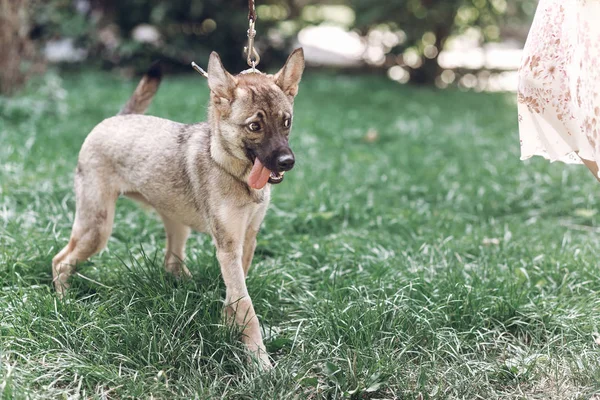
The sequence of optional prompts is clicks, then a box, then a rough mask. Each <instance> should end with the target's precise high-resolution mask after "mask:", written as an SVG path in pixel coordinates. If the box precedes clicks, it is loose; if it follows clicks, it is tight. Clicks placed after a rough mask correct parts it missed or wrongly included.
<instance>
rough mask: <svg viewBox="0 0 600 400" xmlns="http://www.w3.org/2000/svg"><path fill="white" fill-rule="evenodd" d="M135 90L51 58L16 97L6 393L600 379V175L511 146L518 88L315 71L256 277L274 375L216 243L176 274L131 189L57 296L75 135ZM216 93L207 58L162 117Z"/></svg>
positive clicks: (468, 389) (451, 390)
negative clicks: (230, 290)
mask: <svg viewBox="0 0 600 400" xmlns="http://www.w3.org/2000/svg"><path fill="white" fill-rule="evenodd" d="M61 79H62V83H61ZM134 86H135V82H133V81H125V80H122V79H119V78H117V77H115V76H114V75H108V74H100V73H92V72H86V73H81V74H74V75H69V74H67V75H64V76H62V77H61V78H60V79H59V78H58V77H57V76H56V75H48V76H47V77H46V78H44V79H43V80H40V81H39V82H37V83H34V84H33V85H32V86H31V87H30V88H29V89H28V90H27V91H26V92H25V93H24V94H23V95H21V96H20V97H18V98H16V99H11V100H7V99H0V117H1V118H0V144H1V145H0V288H1V290H0V318H1V319H0V397H1V398H3V399H11V398H15V399H21V398H65V399H66V398H77V397H76V395H77V394H79V395H81V398H111V399H116V398H132V397H136V398H155V399H157V398H163V399H173V398H181V399H190V398H199V399H204V398H232V399H283V398H297V399H319V398H326V399H337V398H342V397H349V398H354V399H364V398H378V399H382V398H386V399H392V398H398V399H417V398H418V399H420V398H424V399H429V398H430V399H449V398H456V399H459V398H460V399H477V398H479V399H494V398H515V399H516V398H539V399H567V398H590V396H592V395H593V394H594V393H596V391H597V390H599V389H600V354H599V351H598V350H599V346H598V345H597V344H596V343H595V337H596V336H597V335H598V331H599V329H600V327H599V326H600V298H599V297H598V293H600V273H599V270H598V267H599V265H598V264H599V263H598V255H599V253H600V235H598V233H599V232H600V216H599V215H598V214H597V213H596V212H597V210H598V209H599V206H600V199H599V196H598V190H599V187H600V186H598V183H597V182H596V181H595V180H594V179H593V177H592V176H591V175H590V174H589V172H588V171H587V170H586V169H585V168H584V167H582V166H566V165H563V164H558V163H556V164H550V163H547V162H546V161H544V160H542V159H533V160H531V161H528V162H521V161H519V140H518V133H517V124H516V105H515V99H514V97H515V96H514V95H506V94H478V93H463V92H459V91H452V90H449V91H435V90H429V89H418V88H412V87H405V86H399V85H396V84H393V83H391V82H389V81H387V80H385V79H383V78H376V77H348V76H337V75H324V74H316V73H315V74H310V73H309V74H308V75H307V76H306V78H305V80H304V81H303V83H302V85H301V92H300V95H299V97H298V99H297V102H296V107H295V110H296V114H295V118H294V131H293V133H292V147H293V149H294V151H295V153H296V156H297V166H296V168H295V169H294V171H293V172H291V173H289V174H287V175H286V180H285V182H284V183H283V184H282V185H280V186H278V187H275V188H274V194H273V199H272V205H271V209H270V211H269V213H268V216H267V218H266V220H265V224H264V226H263V231H262V232H261V234H260V236H259V243H258V248H257V252H256V253H257V254H256V257H255V262H254V266H253V269H252V270H251V273H250V276H249V278H248V287H249V291H250V294H251V296H252V298H253V300H254V304H255V307H256V310H257V313H258V314H259V315H260V318H261V322H262V324H263V326H264V328H265V330H266V332H267V339H266V345H267V348H268V350H269V351H270V354H271V355H272V356H273V358H274V359H275V361H276V363H277V366H276V367H275V368H274V369H273V370H272V371H271V372H267V373H262V372H260V371H258V370H256V368H255V367H254V366H252V365H250V364H248V363H247V362H246V355H245V353H244V349H243V347H242V345H241V344H240V343H239V342H238V340H237V337H238V336H237V333H236V332H235V331H233V330H232V329H231V328H228V327H227V326H224V325H223V324H222V320H221V314H220V313H221V307H222V299H223V297H224V292H225V289H224V285H223V283H222V281H221V278H220V275H219V269H218V265H217V262H216V259H215V253H214V249H213V246H212V244H211V242H210V240H209V239H208V238H207V237H206V236H203V235H197V234H195V235H193V236H192V237H191V238H190V240H189V242H188V251H187V255H188V265H189V268H190V270H191V271H192V273H193V274H194V279H193V281H191V282H183V283H177V282H174V281H173V280H172V279H170V278H169V277H168V276H166V275H165V273H164V272H163V268H162V265H161V261H162V257H163V254H164V253H163V252H164V250H163V246H164V233H163V230H162V225H161V223H160V222H159V220H158V218H156V216H155V215H154V214H153V213H152V212H149V211H146V210H143V209H140V208H138V207H137V206H136V205H135V204H133V203H132V202H130V201H129V200H119V204H118V208H117V216H116V223H115V228H114V232H113V236H112V237H111V239H110V242H109V247H108V250H106V251H104V252H102V253H101V254H100V255H97V256H95V257H93V258H92V260H90V261H89V262H87V263H85V264H83V265H82V266H81V267H80V268H79V272H80V273H81V275H80V276H76V277H74V279H73V287H72V290H71V292H70V294H69V297H68V299H67V300H66V301H64V302H61V301H58V300H57V299H56V296H55V295H54V293H53V290H52V288H51V272H50V263H51V259H52V257H53V255H54V254H55V253H56V252H57V251H58V250H59V249H60V248H61V247H62V246H64V245H65V243H66V242H67V240H68V236H69V234H70V226H71V222H72V219H73V212H74V195H73V190H72V178H73V172H74V168H75V164H76V158H77V153H78V150H79V148H80V146H81V143H82V142H83V140H84V138H85V136H86V134H87V133H88V132H89V131H90V130H91V128H92V127H93V126H94V125H95V124H96V123H98V122H99V121H100V120H101V119H102V118H105V117H107V116H110V115H113V114H114V113H115V112H116V110H118V109H119V107H120V106H121V105H122V104H123V103H124V102H125V101H126V99H127V98H128V96H129V95H130V93H131V92H132V90H133V88H134ZM63 88H64V89H63ZM206 102H207V87H206V82H204V81H203V80H202V79H200V78H199V77H197V76H196V75H190V76H186V77H167V78H166V79H165V81H164V82H163V86H162V88H161V89H160V91H159V93H158V95H157V97H156V100H155V102H154V104H153V106H152V108H151V110H150V114H153V115H159V116H163V117H167V118H172V119H176V120H178V121H182V122H194V121H200V120H203V119H204V117H205V114H206ZM369 129H374V130H376V131H377V134H378V135H377V138H376V140H375V141H373V142H371V141H367V140H365V134H366V133H367V131H368V130H369ZM69 396H73V397H69ZM421 396H422V397H421Z"/></svg>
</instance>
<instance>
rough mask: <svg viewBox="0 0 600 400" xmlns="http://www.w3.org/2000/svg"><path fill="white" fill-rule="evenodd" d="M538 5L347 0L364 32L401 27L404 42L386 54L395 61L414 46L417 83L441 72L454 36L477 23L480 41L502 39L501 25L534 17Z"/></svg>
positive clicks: (497, 0) (531, 1) (501, 0)
mask: <svg viewBox="0 0 600 400" xmlns="http://www.w3.org/2000/svg"><path fill="white" fill-rule="evenodd" d="M536 4H537V0H520V1H511V2H509V1H507V0H394V1H387V2H386V1H378V2H373V1H371V0H349V5H350V6H351V7H352V8H353V9H354V11H355V13H356V20H355V27H356V28H358V29H359V30H360V31H361V33H362V34H365V35H366V34H368V32H369V31H370V30H371V29H373V28H376V29H383V30H388V31H398V30H400V32H401V33H402V40H401V41H400V43H397V44H395V45H394V46H390V47H389V48H388V49H387V50H388V51H389V53H388V55H391V56H393V57H394V58H395V59H397V56H400V57H402V55H403V54H404V52H405V51H406V50H407V49H411V50H416V52H417V54H419V56H420V60H419V61H418V62H416V63H412V64H414V66H413V67H412V68H411V70H412V71H411V75H412V76H411V78H412V80H414V81H416V82H417V83H433V82H434V80H435V78H436V77H437V76H438V75H439V73H440V72H441V71H440V68H439V65H438V63H437V58H438V55H439V52H440V51H441V50H442V49H443V48H444V45H445V44H446V41H447V40H448V38H449V37H450V36H451V35H454V34H458V33H464V32H465V31H466V30H467V29H470V28H473V27H475V28H477V29H478V30H479V32H480V37H481V39H482V41H494V40H498V39H499V38H500V34H501V26H510V25H511V24H514V23H522V21H523V20H527V19H529V18H531V16H532V15H533V13H534V11H535V6H536ZM428 47H429V48H428Z"/></svg>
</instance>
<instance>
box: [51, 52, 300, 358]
mask: <svg viewBox="0 0 600 400" xmlns="http://www.w3.org/2000/svg"><path fill="white" fill-rule="evenodd" d="M303 68H304V57H303V54H302V51H301V50H296V51H295V52H294V53H292V54H291V55H290V58H289V59H288V61H287V63H286V65H285V66H284V67H283V68H282V70H281V71H280V72H279V73H278V74H276V75H275V76H270V75H262V74H261V75H257V74H252V75H254V76H245V75H238V76H235V77H234V76H231V75H229V73H227V71H225V69H224V68H223V66H222V64H221V62H220V60H219V58H218V56H217V55H216V53H213V54H211V58H210V62H209V68H208V69H209V71H208V73H209V87H210V89H211V105H210V110H209V122H208V123H198V124H192V125H186V124H180V123H177V122H173V121H169V120H166V119H162V118H157V117H152V116H143V115H136V114H128V115H118V116H115V117H112V118H108V119H106V120H104V121H103V122H101V123H100V124H98V125H97V126H96V127H95V128H94V129H93V130H92V132H91V133H90V134H89V135H88V137H87V138H86V140H85V142H84V144H83V146H82V148H81V151H80V154H79V162H78V165H77V171H76V174H75V192H76V198H77V201H76V207H77V208H76V214H75V222H74V225H73V231H72V234H71V240H70V241H69V244H68V245H67V246H66V247H65V248H64V249H63V250H62V251H61V252H60V253H59V254H57V256H56V257H55V258H54V259H53V276H54V283H55V286H56V290H57V292H58V293H59V294H61V295H62V294H63V293H64V290H65V289H66V288H67V287H68V278H69V276H70V275H71V274H72V273H73V272H74V269H75V266H76V264H77V263H78V262H81V261H84V260H86V259H87V258H89V257H90V256H92V255H93V254H95V253H97V252H98V251H100V250H101V249H102V248H104V246H105V245H106V243H107V241H108V238H109V236H110V234H111V230H112V224H113V218H114V210H115V202H116V200H117V198H118V196H119V195H125V196H128V197H130V198H132V199H134V200H137V201H140V202H142V203H145V204H146V205H149V206H151V207H152V208H154V209H155V210H156V211H157V212H158V214H159V215H160V216H161V218H162V220H163V222H164V225H165V230H166V233H167V255H166V257H165V265H166V268H167V270H168V271H170V272H172V273H173V274H175V275H177V276H179V275H188V276H189V275H190V273H189V271H188V269H187V268H186V267H185V265H184V264H183V262H182V260H183V258H184V255H185V242H186V240H187V237H188V235H189V233H190V230H192V229H193V230H195V231H198V232H206V233H209V234H210V235H211V236H212V237H213V240H214V243H215V246H216V247H217V258H218V261H219V264H220V266H221V273H222V276H223V280H224V282H225V285H226V288H227V294H226V299H225V311H226V313H225V314H226V315H227V316H229V317H231V318H232V319H233V320H234V321H235V323H237V324H238V325H240V326H242V327H243V338H242V340H243V342H244V343H245V344H246V346H247V347H248V349H249V350H250V351H251V352H252V353H253V354H254V355H255V356H256V358H257V359H258V360H259V362H260V364H261V365H262V366H263V367H265V368H266V367H269V366H270V361H269V358H268V355H267V353H266V351H265V347H264V344H263V341H262V337H261V333H260V328H259V324H258V320H257V318H256V314H255V312H254V307H253V305H252V301H251V299H250V297H249V294H248V290H247V288H246V283H245V277H246V275H247V273H248V270H249V268H250V265H251V263H252V256H253V254H254V249H255V246H256V234H257V233H258V231H259V229H260V225H261V223H262V220H263V218H264V216H265V213H266V210H267V207H268V205H269V201H270V190H271V189H270V185H268V184H267V185H266V186H265V187H264V188H263V189H259V190H257V189H252V188H250V187H249V186H248V184H247V183H246V182H247V179H248V175H249V173H250V170H251V167H252V163H251V161H250V160H249V159H248V156H247V153H246V151H245V150H244V149H245V148H244V146H245V144H244V143H246V145H247V144H248V143H251V145H252V146H257V148H260V146H266V145H268V142H269V141H270V140H275V139H272V138H276V139H277V138H278V139H277V140H282V136H281V134H280V133H279V132H275V131H277V129H275V131H274V132H273V133H270V134H269V135H267V134H266V133H264V134H263V135H262V136H257V135H253V134H250V133H249V132H248V131H247V129H246V127H245V125H244V123H245V121H247V120H248V119H249V118H252V117H253V116H254V115H255V114H256V113H257V112H262V113H263V114H266V115H267V116H266V117H265V120H269V121H271V122H273V121H275V122H273V123H276V122H277V121H279V120H280V119H281V118H283V117H285V116H286V115H289V116H291V113H292V106H293V98H294V96H295V95H296V93H297V88H298V83H299V81H300V77H301V74H302V70H303ZM158 79H160V78H158ZM143 86H144V85H142V84H140V86H138V89H136V92H135V93H134V96H133V97H132V99H130V101H129V103H128V104H130V106H128V108H127V109H131V110H135V111H136V112H143V108H145V107H147V105H148V104H149V101H150V100H149V98H148V93H147V92H146V93H143V92H144V87H143ZM157 87H158V84H157V83H156V82H155V87H153V88H152V90H153V91H154V92H155V91H156V88H157ZM136 93H137V95H139V94H140V93H143V94H144V96H140V97H139V98H140V99H142V100H143V101H138V102H136V99H135V96H136ZM151 95H153V93H151ZM151 95H150V99H151ZM142 103H143V106H140V104H142ZM271 122H270V123H271ZM273 126H275V125H273ZM288 133H289V132H288ZM284 139H285V143H287V136H285V138H284Z"/></svg>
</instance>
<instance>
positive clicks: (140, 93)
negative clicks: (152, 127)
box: [117, 61, 162, 115]
mask: <svg viewBox="0 0 600 400" xmlns="http://www.w3.org/2000/svg"><path fill="white" fill-rule="evenodd" d="M161 79H162V71H161V68H160V64H159V62H158V61H156V62H154V63H153V64H152V65H151V66H150V68H148V71H146V74H144V77H143V78H142V80H141V81H140V83H138V85H137V87H136V88H135V91H134V92H133V94H132V95H131V97H130V98H129V100H128V101H127V104H125V106H123V108H122V109H121V111H119V114H117V115H125V114H143V113H145V112H146V110H147V109H148V107H149V106H150V103H152V98H153V97H154V95H155V94H156V91H157V90H158V86H159V85H160V80H161Z"/></svg>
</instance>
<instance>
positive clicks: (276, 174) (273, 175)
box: [269, 171, 285, 185]
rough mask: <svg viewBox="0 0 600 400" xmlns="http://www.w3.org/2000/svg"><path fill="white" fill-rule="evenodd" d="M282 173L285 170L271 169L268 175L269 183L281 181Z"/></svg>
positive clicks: (275, 183)
mask: <svg viewBox="0 0 600 400" xmlns="http://www.w3.org/2000/svg"><path fill="white" fill-rule="evenodd" d="M284 173H285V172H275V171H271V175H270V176H269V183H271V184H273V185H277V184H278V183H281V181H283V174H284Z"/></svg>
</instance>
